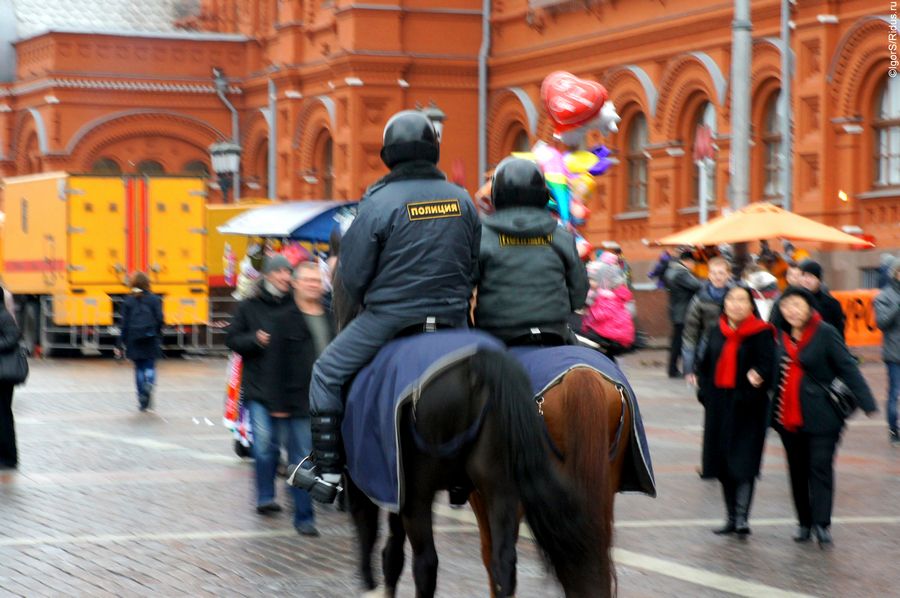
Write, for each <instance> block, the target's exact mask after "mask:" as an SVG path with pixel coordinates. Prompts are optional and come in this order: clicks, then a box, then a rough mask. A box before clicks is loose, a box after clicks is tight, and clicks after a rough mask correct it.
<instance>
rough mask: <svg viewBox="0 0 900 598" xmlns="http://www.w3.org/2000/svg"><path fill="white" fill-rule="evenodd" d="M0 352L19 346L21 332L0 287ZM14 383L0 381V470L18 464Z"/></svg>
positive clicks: (10, 350) (5, 292) (12, 349)
mask: <svg viewBox="0 0 900 598" xmlns="http://www.w3.org/2000/svg"><path fill="white" fill-rule="evenodd" d="M0 293H2V295H0V353H2V354H3V355H2V357H4V358H5V357H7V355H8V354H10V353H11V352H13V351H16V350H17V347H18V346H19V339H20V338H21V337H22V333H21V332H20V331H19V327H18V326H17V325H16V320H15V318H14V317H13V315H12V314H11V313H10V312H9V310H8V309H7V308H6V302H5V298H6V296H7V295H9V291H6V290H5V289H0ZM14 389H15V384H13V383H12V382H5V381H0V470H3V469H15V468H16V467H18V465H19V455H18V452H17V450H16V424H15V421H14V420H13V412H12V400H13V390H14Z"/></svg>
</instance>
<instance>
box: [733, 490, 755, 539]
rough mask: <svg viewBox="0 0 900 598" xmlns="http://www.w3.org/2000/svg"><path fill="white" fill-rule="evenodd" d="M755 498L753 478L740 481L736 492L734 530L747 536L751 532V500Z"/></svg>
mask: <svg viewBox="0 0 900 598" xmlns="http://www.w3.org/2000/svg"><path fill="white" fill-rule="evenodd" d="M752 500H753V480H752V479H751V480H745V481H743V482H739V483H738V485H737V488H736V489H735V492H734V531H735V533H737V534H740V535H742V536H746V535H748V534H749V533H750V502H751V501H752Z"/></svg>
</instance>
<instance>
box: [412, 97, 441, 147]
mask: <svg viewBox="0 0 900 598" xmlns="http://www.w3.org/2000/svg"><path fill="white" fill-rule="evenodd" d="M416 108H417V109H419V110H421V111H422V112H424V113H425V116H426V117H427V118H428V120H430V121H431V124H432V125H434V132H435V133H436V134H437V140H438V143H440V142H441V133H442V132H443V131H444V121H445V120H447V113H446V112H444V111H443V110H441V109H440V108H438V105H437V104H435V103H434V100H431V101H430V102H429V103H428V105H427V106H425V107H424V108H423V107H421V106H418V105H417V106H416Z"/></svg>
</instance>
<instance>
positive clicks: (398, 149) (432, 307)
mask: <svg viewBox="0 0 900 598" xmlns="http://www.w3.org/2000/svg"><path fill="white" fill-rule="evenodd" d="M438 156H439V147H438V140H437V135H436V133H435V131H434V127H433V126H432V124H431V122H430V121H429V120H428V119H427V118H426V117H425V115H424V114H423V113H422V112H420V111H416V110H405V111H402V112H399V113H397V114H395V115H394V116H393V117H391V119H390V120H389V121H388V123H387V125H386V126H385V130H384V143H383V148H382V150H381V159H382V160H383V161H384V163H385V164H386V165H387V167H388V168H390V169H391V172H390V173H389V174H388V175H387V176H385V177H384V178H382V179H381V180H380V181H378V182H376V183H375V184H374V185H372V186H371V187H370V188H369V189H368V190H367V191H366V195H365V197H363V199H362V201H361V203H360V205H359V213H358V215H357V217H356V219H355V220H354V222H353V224H352V225H351V226H350V228H349V229H348V230H347V233H346V234H345V235H344V238H343V240H342V241H341V255H340V260H339V265H338V275H339V277H340V280H341V283H342V285H343V287H344V289H345V291H346V295H347V296H348V297H349V299H350V300H352V301H353V302H354V303H357V304H359V305H361V306H362V307H363V311H362V313H360V315H359V316H357V317H356V318H355V319H354V320H353V321H352V322H351V323H350V324H349V325H348V326H347V327H346V328H344V330H342V331H341V333H340V335H338V337H337V338H336V339H335V340H334V342H333V343H332V344H331V345H329V347H328V348H327V349H326V350H325V352H324V353H323V354H322V356H321V357H320V358H319V359H318V361H316V364H315V367H314V368H313V379H312V385H311V387H310V410H311V413H312V433H313V448H314V452H313V457H314V461H315V465H316V469H317V471H315V472H311V473H310V472H307V474H309V475H305V474H302V473H301V475H297V474H298V473H300V472H299V471H298V470H295V472H294V475H292V476H291V479H292V480H293V482H292V483H295V484H299V485H300V486H301V487H303V488H305V489H307V490H309V491H310V494H311V495H312V496H313V498H315V499H317V500H321V501H323V502H332V501H333V500H334V497H335V496H336V495H337V488H338V483H339V481H340V474H341V471H342V469H343V455H342V445H343V443H342V440H341V436H340V429H341V420H342V418H343V413H344V404H343V399H342V396H341V393H342V389H343V386H344V384H346V383H347V382H348V381H349V380H350V378H352V377H353V376H354V375H355V374H356V373H357V372H358V371H359V370H360V369H361V368H362V367H363V366H365V365H366V364H367V363H368V362H369V361H371V359H372V358H373V357H375V355H376V354H377V353H378V350H379V349H381V347H382V346H383V345H384V344H385V343H386V342H387V341H389V340H390V339H391V338H393V337H394V336H395V335H396V334H397V333H398V332H400V331H402V330H404V329H407V328H410V327H411V326H416V325H420V324H424V323H425V321H426V320H428V319H429V318H434V319H435V321H436V322H438V323H443V324H447V325H452V326H459V327H465V326H466V324H467V321H468V312H469V298H470V297H471V295H472V287H473V285H474V275H475V267H476V264H477V261H478V247H479V244H480V242H481V224H480V222H479V220H478V214H477V213H476V211H475V206H474V204H473V203H472V200H471V198H470V197H469V195H468V194H467V193H466V191H465V190H464V189H462V188H461V187H458V186H456V185H454V184H452V183H449V182H447V180H446V177H445V175H444V173H442V172H441V171H440V170H439V169H438V168H437V163H438Z"/></svg>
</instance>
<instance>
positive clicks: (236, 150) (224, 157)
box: [209, 141, 241, 203]
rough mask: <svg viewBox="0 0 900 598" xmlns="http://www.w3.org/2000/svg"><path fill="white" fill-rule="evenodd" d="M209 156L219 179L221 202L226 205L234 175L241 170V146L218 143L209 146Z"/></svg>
mask: <svg viewBox="0 0 900 598" xmlns="http://www.w3.org/2000/svg"><path fill="white" fill-rule="evenodd" d="M209 155H210V157H211V158H212V167H213V170H214V171H215V173H216V175H217V176H218V177H219V187H220V188H221V189H222V200H223V201H224V202H225V203H228V190H229V189H231V188H232V187H233V186H234V179H235V175H237V173H239V172H240V169H241V146H240V145H238V144H237V143H234V142H231V141H219V142H217V143H213V144H212V145H210V146H209Z"/></svg>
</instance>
